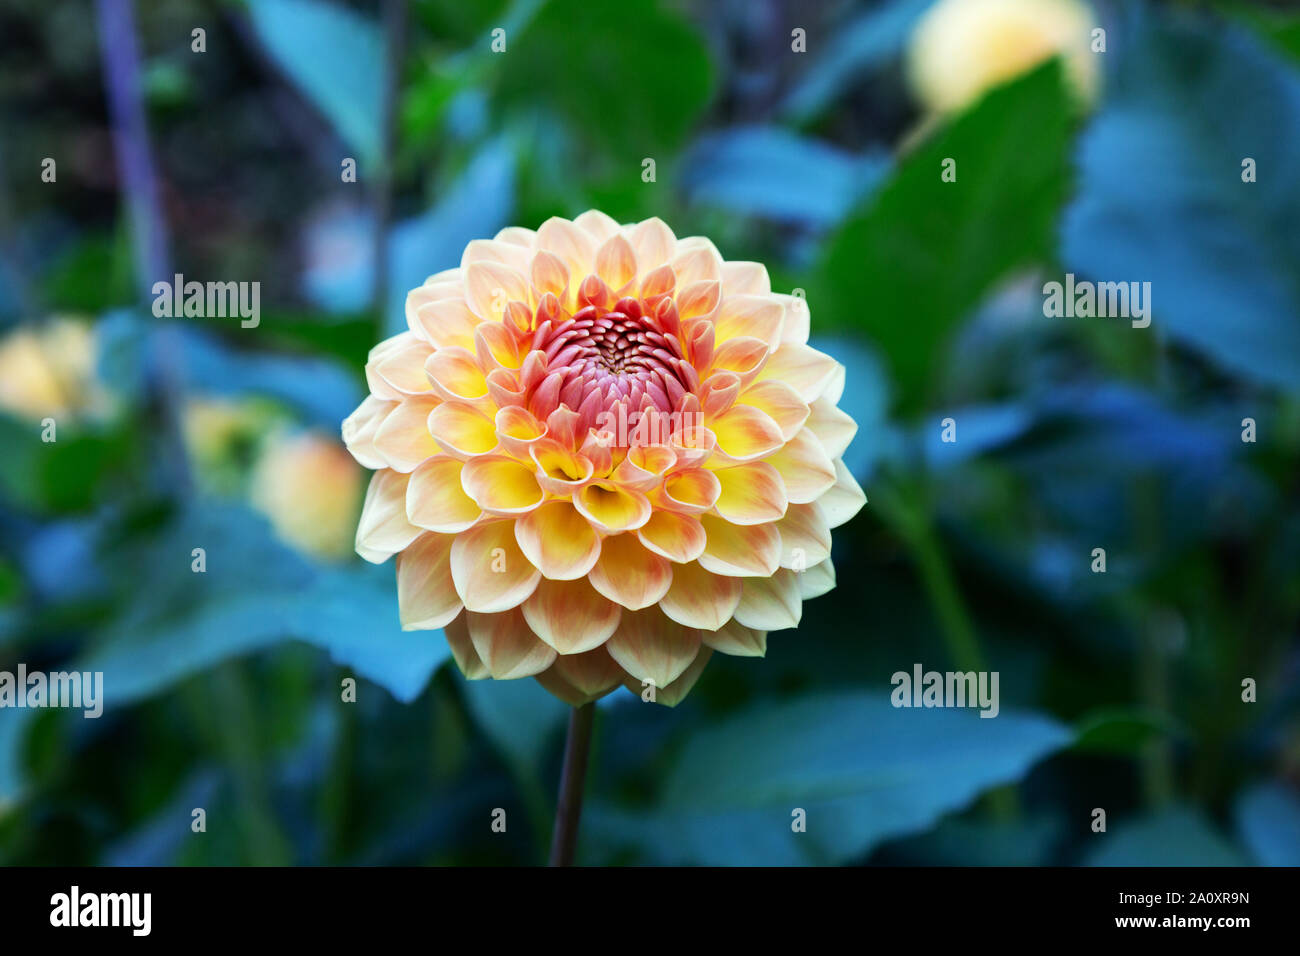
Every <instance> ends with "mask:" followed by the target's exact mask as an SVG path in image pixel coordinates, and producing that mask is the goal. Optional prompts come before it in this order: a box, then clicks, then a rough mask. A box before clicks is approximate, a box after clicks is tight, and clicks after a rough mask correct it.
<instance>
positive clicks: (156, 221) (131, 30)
mask: <svg viewBox="0 0 1300 956" xmlns="http://www.w3.org/2000/svg"><path fill="white" fill-rule="evenodd" d="M95 11H96V16H97V20H98V25H99V47H100V57H101V60H102V61H103V67H104V87H105V90H106V91H107V94H108V116H109V121H110V123H111V125H112V128H113V151H114V153H115V154H116V156H117V172H118V178H119V180H120V183H121V189H122V192H123V196H124V198H125V201H126V206H127V215H128V218H129V219H130V223H131V240H132V250H133V254H134V259H135V279H136V289H137V295H138V296H139V301H140V304H141V305H142V306H143V305H145V304H146V303H148V302H149V301H150V300H151V298H152V297H153V286H154V283H155V282H158V281H160V280H166V281H169V282H170V281H172V275H171V264H170V262H169V257H168V255H167V227H166V222H165V220H164V219H163V214H162V208H161V205H160V203H159V199H158V178H157V175H156V174H155V171H154V165H153V159H152V157H151V155H150V152H149V130H148V127H147V125H146V123H145V112H144V99H143V95H142V93H141V87H140V50H139V47H138V45H137V44H136V36H135V19H134V16H133V15H132V10H131V0H97V3H96V5H95ZM151 344H152V352H151V355H150V360H149V365H148V376H147V383H148V388H149V393H150V394H149V399H150V401H151V402H152V403H153V405H154V406H155V409H156V411H157V413H158V415H159V417H160V419H161V424H162V430H163V434H164V436H165V441H164V443H163V453H162V459H163V461H162V464H163V467H164V469H165V478H166V479H167V484H168V487H170V488H172V489H175V490H178V491H182V492H184V491H186V490H187V489H188V488H189V473H188V468H187V466H186V460H185V452H184V446H183V444H182V443H181V437H180V424H179V414H180V404H181V395H182V388H181V380H182V371H181V368H182V360H181V354H182V353H181V346H180V342H179V341H178V337H177V333H176V331H175V330H174V329H172V328H169V327H166V326H164V327H163V328H161V329H159V330H157V332H156V333H155V334H154V336H153V337H152V343H151Z"/></svg>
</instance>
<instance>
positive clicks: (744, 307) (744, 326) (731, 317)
mask: <svg viewBox="0 0 1300 956" xmlns="http://www.w3.org/2000/svg"><path fill="white" fill-rule="evenodd" d="M784 316H785V308H784V307H783V306H782V305H781V303H780V302H778V301H777V300H776V299H774V298H773V297H772V296H770V295H732V296H727V297H726V298H725V299H723V300H722V305H721V306H720V307H719V309H718V320H717V322H716V323H715V326H714V331H713V341H714V342H715V343H716V344H717V345H721V344H722V343H723V342H726V341H727V340H728V339H734V338H736V337H737V336H748V337H749V338H754V339H759V340H760V341H763V342H767V343H768V344H769V345H772V346H775V345H776V343H778V342H779V341H780V339H781V320H782V318H783V317H784Z"/></svg>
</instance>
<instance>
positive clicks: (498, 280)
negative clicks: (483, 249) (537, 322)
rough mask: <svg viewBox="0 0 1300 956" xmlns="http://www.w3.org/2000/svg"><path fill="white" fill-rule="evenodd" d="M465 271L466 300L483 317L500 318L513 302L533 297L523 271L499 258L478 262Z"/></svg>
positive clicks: (495, 320)
mask: <svg viewBox="0 0 1300 956" xmlns="http://www.w3.org/2000/svg"><path fill="white" fill-rule="evenodd" d="M464 272H465V302H466V304H467V305H468V306H469V307H470V310H471V311H472V312H473V313H474V314H475V315H477V316H478V317H479V318H480V319H484V320H486V321H490V322H500V321H501V320H502V318H503V317H504V316H505V313H506V307H507V306H508V305H509V304H510V303H511V302H524V303H527V302H528V301H530V296H529V286H528V280H527V279H526V278H525V277H524V274H523V273H522V272H519V271H518V270H517V269H512V268H510V267H509V266H505V265H502V264H501V263H499V262H475V263H474V264H473V265H471V266H469V268H467V269H465V270H464Z"/></svg>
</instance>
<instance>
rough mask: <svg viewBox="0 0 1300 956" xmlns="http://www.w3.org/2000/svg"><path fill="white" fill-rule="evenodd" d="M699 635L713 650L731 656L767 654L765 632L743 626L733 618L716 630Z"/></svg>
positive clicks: (761, 655)
mask: <svg viewBox="0 0 1300 956" xmlns="http://www.w3.org/2000/svg"><path fill="white" fill-rule="evenodd" d="M700 636H701V638H702V639H703V641H704V643H705V644H707V645H708V646H709V647H711V648H713V649H714V650H715V651H720V652H721V653H723V654H729V655H731V656H732V657H763V656H765V655H766V654H767V632H766V631H755V630H753V629H752V628H748V627H745V625H743V624H741V623H740V622H739V621H737V620H736V619H735V618H732V619H731V620H730V621H728V622H727V623H726V624H724V625H722V627H720V628H718V629H717V630H716V631H705V632H703V634H701V635H700Z"/></svg>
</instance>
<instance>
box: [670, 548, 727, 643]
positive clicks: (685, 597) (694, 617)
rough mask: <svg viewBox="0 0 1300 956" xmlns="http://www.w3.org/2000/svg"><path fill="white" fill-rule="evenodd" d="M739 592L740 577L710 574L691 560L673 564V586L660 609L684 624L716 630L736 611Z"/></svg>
mask: <svg viewBox="0 0 1300 956" xmlns="http://www.w3.org/2000/svg"><path fill="white" fill-rule="evenodd" d="M740 591H741V582H740V579H739V578H734V577H726V576H724V575H720V574H713V573H711V572H709V571H708V570H706V569H705V568H703V567H701V566H700V564H699V563H697V562H695V561H692V562H691V563H690V564H678V565H675V566H674V567H673V582H672V585H671V586H670V587H669V588H668V591H667V593H666V594H664V596H663V598H662V599H660V601H659V608H660V610H662V611H663V612H664V614H666V615H667V616H668V617H670V618H672V619H673V620H674V621H676V622H678V623H679V624H682V625H684V626H686V627H696V628H700V629H701V630H705V631H715V630H717V629H718V628H720V627H721V626H722V625H723V624H726V623H727V621H728V620H730V619H731V616H732V614H734V613H735V611H736V605H737V604H739V603H740Z"/></svg>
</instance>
